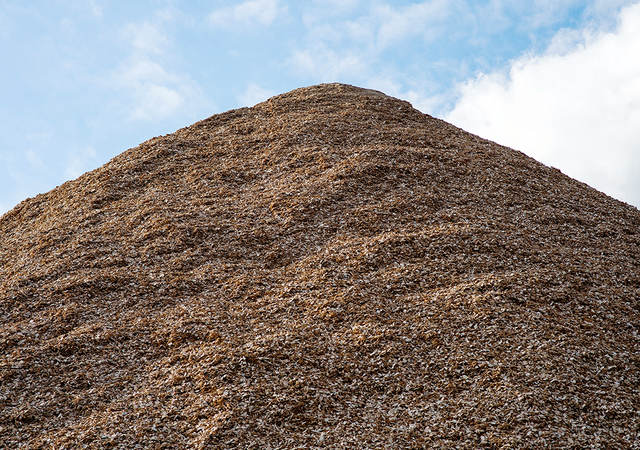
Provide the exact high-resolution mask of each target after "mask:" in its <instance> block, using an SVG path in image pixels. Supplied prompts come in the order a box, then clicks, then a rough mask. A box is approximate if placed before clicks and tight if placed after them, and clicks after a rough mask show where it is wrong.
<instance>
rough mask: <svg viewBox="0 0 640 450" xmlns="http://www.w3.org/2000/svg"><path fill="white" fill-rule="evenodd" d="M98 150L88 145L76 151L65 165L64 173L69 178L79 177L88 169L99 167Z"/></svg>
mask: <svg viewBox="0 0 640 450" xmlns="http://www.w3.org/2000/svg"><path fill="white" fill-rule="evenodd" d="M97 156H98V154H97V152H96V150H95V149H94V148H93V147H86V148H84V149H83V150H82V151H79V152H75V153H74V154H73V155H71V157H70V158H69V160H68V161H67V165H66V167H65V171H64V175H65V177H66V178H67V179H73V178H77V177H79V176H80V175H82V174H83V173H85V172H86V171H87V170H92V169H94V168H96V167H97V165H98V161H97Z"/></svg>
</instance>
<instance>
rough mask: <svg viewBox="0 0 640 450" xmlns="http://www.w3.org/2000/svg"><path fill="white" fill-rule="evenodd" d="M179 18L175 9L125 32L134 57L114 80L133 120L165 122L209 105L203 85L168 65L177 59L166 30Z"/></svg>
mask: <svg viewBox="0 0 640 450" xmlns="http://www.w3.org/2000/svg"><path fill="white" fill-rule="evenodd" d="M179 15H180V14H179V12H176V11H174V10H171V9H163V10H159V11H157V12H156V13H155V14H154V15H153V18H152V20H151V21H145V22H141V23H130V24H128V25H126V26H125V27H124V28H123V30H122V34H121V36H122V38H123V39H124V40H125V41H126V42H127V43H128V45H129V46H130V56H129V57H128V58H127V59H126V60H125V61H123V62H122V64H120V66H119V68H118V69H117V70H116V71H115V72H114V73H113V74H112V76H111V79H110V81H111V83H112V84H113V85H114V86H115V87H116V88H119V89H120V90H121V91H122V93H124V94H125V95H126V96H127V101H125V102H124V103H126V106H125V105H123V106H124V108H126V110H127V115H128V118H129V119H130V120H135V121H149V120H157V119H165V118H168V117H171V116H173V115H176V114H178V113H181V112H186V111H187V107H188V108H190V110H191V111H195V110H196V109H198V108H199V107H200V106H202V105H203V104H205V103H206V100H205V99H204V96H203V95H202V91H201V89H200V87H199V85H198V84H197V83H196V82H195V81H193V80H192V79H191V78H190V77H189V76H188V75H186V74H182V73H179V72H177V71H175V70H172V69H171V68H170V67H171V66H170V65H169V64H167V63H166V62H165V61H172V59H173V58H172V56H173V55H172V54H171V50H172V49H173V43H172V41H171V40H170V35H169V34H168V33H167V32H166V30H165V28H166V25H167V24H168V23H170V22H172V21H174V20H175V18H176V16H179Z"/></svg>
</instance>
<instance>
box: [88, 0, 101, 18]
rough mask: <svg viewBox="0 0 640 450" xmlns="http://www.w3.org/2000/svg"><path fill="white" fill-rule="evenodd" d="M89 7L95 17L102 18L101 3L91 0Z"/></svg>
mask: <svg viewBox="0 0 640 450" xmlns="http://www.w3.org/2000/svg"><path fill="white" fill-rule="evenodd" d="M87 5H88V7H89V9H91V14H93V15H94V16H95V17H102V14H103V8H102V5H101V4H100V3H98V2H97V1H96V0H89V2H88V3H87Z"/></svg>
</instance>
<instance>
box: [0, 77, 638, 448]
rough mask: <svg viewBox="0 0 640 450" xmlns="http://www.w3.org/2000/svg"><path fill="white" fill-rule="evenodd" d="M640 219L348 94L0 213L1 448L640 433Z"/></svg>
mask: <svg viewBox="0 0 640 450" xmlns="http://www.w3.org/2000/svg"><path fill="white" fill-rule="evenodd" d="M639 332H640V211H638V210H637V209H635V208H633V207H631V206H629V205H627V204H624V203H622V202H619V201H617V200H614V199H612V198H610V197H607V196H606V195H604V194H602V193H600V192H598V191H596V190H594V189H592V188H590V187H588V186H587V185H585V184H582V183H580V182H577V181H575V180H573V179H571V178H569V177H567V176H565V175H563V174H562V173H561V172H560V171H558V170H556V169H553V168H549V167H546V166H544V165H542V164H540V163H538V162H536V161H535V160H533V159H531V158H529V157H527V156H525V155H524V154H522V153H520V152H518V151H515V150H512V149H509V148H506V147H502V146H500V145H497V144H495V143H493V142H490V141H487V140H484V139H481V138H479V137H477V136H474V135H472V134H469V133H466V132H464V131H463V130H460V129H458V128H456V127H454V126H452V125H450V124H447V123H445V122H443V121H441V120H438V119H435V118H433V117H430V116H428V115H424V114H422V113H420V112H418V111H417V110H415V109H413V108H412V107H411V105H410V104H409V103H407V102H404V101H401V100H398V99H394V98H391V97H388V96H385V95H384V94H382V93H380V92H377V91H371V90H367V89H361V88H356V87H353V86H347V85H342V84H326V85H319V86H313V87H309V88H303V89H298V90H295V91H292V92H289V93H286V94H284V95H280V96H277V97H274V98H271V99H269V100H267V101H266V102H264V103H260V104H258V105H256V106H255V107H253V108H242V109H238V110H233V111H229V112H226V113H223V114H218V115H215V116H212V117H210V118H208V119H206V120H203V121H201V122H198V123H196V124H194V125H192V126H190V127H187V128H183V129H180V130H178V131H177V132H175V133H173V134H170V135H167V136H162V137H157V138H154V139H151V140H149V141H147V142H144V143H143V144H141V145H139V146H138V147H136V148H132V149H129V150H127V151H125V152H124V153H122V154H120V155H119V156H117V157H115V158H114V159H113V160H111V161H110V162H109V163H107V164H106V165H104V166H103V167H100V168H99V169H96V170H94V171H92V172H89V173H86V174H84V175H83V176H81V177H80V178H78V179H76V180H73V181H69V182H67V183H65V184H63V185H62V186H59V187H57V188H56V189H54V190H52V191H50V192H48V193H46V194H43V195H39V196H37V197H35V198H31V199H27V200H25V201H24V202H22V203H21V204H19V205H18V206H16V207H15V208H14V209H13V210H12V211H10V212H8V213H6V214H5V215H4V216H2V217H1V218H0V447H2V448H18V447H25V448H26V447H29V448H32V447H33V448H37V447H44V448H78V447H83V446H86V447H93V448H104V447H110V446H115V447H121V448H136V447H145V448H184V447H196V448H197V447H203V448H228V447H242V448H261V449H262V448H294V447H295V448H318V447H332V448H362V447H376V448H378V447H387V448H401V447H421V446H422V447H424V446H430V447H456V446H457V447H479V446H487V447H495V448H514V447H523V446H525V447H536V448H539V447H591V446H593V447H610V448H629V447H633V446H636V448H638V447H637V446H638V442H639V441H640V395H639V394H638V386H640V337H639Z"/></svg>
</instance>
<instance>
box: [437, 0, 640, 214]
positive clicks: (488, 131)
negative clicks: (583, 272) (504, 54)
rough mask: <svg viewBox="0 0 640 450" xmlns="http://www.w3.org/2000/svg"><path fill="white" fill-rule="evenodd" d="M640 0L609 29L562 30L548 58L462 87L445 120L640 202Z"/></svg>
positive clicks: (526, 60) (519, 63)
mask: <svg viewBox="0 0 640 450" xmlns="http://www.w3.org/2000/svg"><path fill="white" fill-rule="evenodd" d="M639 54H640V4H637V5H635V6H630V7H627V8H626V9H624V10H623V11H622V12H621V13H620V18H619V24H618V26H617V27H616V28H615V30H613V31H611V32H603V31H593V30H584V31H582V32H581V33H580V34H579V35H578V34H576V33H573V34H571V35H570V36H567V35H566V33H565V34H564V35H562V34H561V35H558V36H557V38H556V39H554V42H553V44H552V45H551V46H550V47H549V49H548V50H547V51H546V52H545V53H544V54H542V55H537V56H525V57H522V58H519V59H517V60H516V61H514V62H513V63H512V65H511V67H510V69H509V70H508V71H507V72H493V73H487V74H481V75H479V76H478V77H476V78H474V79H472V80H470V81H468V82H466V83H464V84H462V85H461V86H460V87H459V93H460V99H459V101H458V102H457V103H456V105H455V108H453V110H452V111H451V112H450V113H449V114H448V115H447V116H446V117H445V118H446V119H447V120H449V121H451V122H453V123H455V124H456V125H458V126H461V127H462V128H465V129H467V130H469V131H472V132H474V133H477V134H479V135H482V136H485V137H488V138H490V139H493V140H496V141H498V142H500V143H502V144H505V145H509V146H511V147H515V148H518V149H521V150H523V151H525V152H527V153H528V154H530V155H531V156H533V157H535V158H536V159H539V160H541V161H543V162H545V163H547V164H552V165H554V166H556V167H558V168H560V169H562V170H563V171H565V172H566V173H568V174H569V175H571V176H573V177H575V178H578V179H580V180H583V181H585V182H587V183H589V184H591V185H592V186H594V187H596V188H598V189H601V190H603V191H605V192H607V193H608V194H610V195H613V196H615V197H618V198H622V199H624V200H626V201H628V202H633V203H635V204H640V176H639V174H640V135H638V132H637V130H640V59H638V58H634V57H631V55H639Z"/></svg>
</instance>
